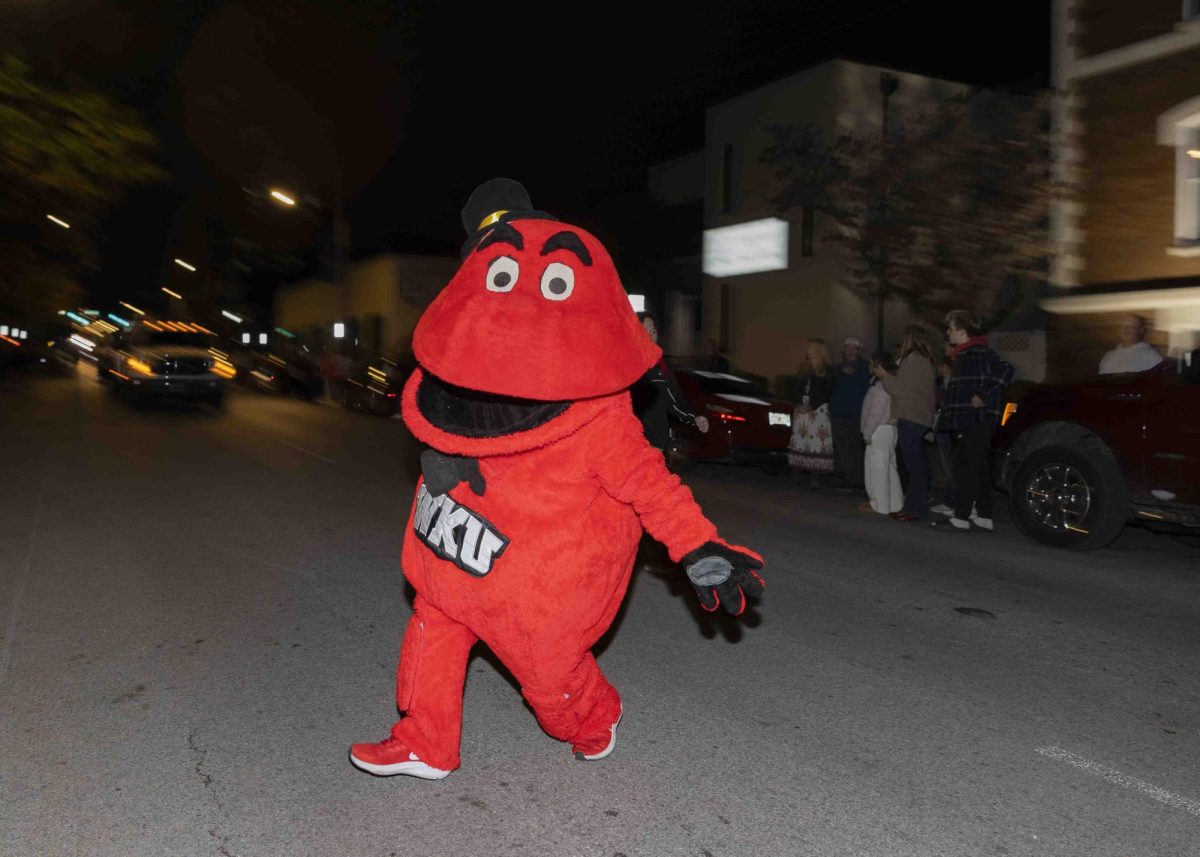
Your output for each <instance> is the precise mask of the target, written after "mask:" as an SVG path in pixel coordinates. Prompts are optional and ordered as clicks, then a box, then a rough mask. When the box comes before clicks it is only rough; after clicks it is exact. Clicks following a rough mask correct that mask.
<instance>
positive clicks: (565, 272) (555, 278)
mask: <svg viewBox="0 0 1200 857" xmlns="http://www.w3.org/2000/svg"><path fill="white" fill-rule="evenodd" d="M574 288H575V272H574V271H573V270H571V266H570V265H564V264H563V263H562V262H551V263H550V266H549V267H548V268H546V273H544V274H542V297H544V298H545V299H546V300H548V301H565V300H566V299H567V298H569V297H570V296H571V291H572V290H573V289H574Z"/></svg>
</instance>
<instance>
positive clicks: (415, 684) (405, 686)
mask: <svg viewBox="0 0 1200 857" xmlns="http://www.w3.org/2000/svg"><path fill="white" fill-rule="evenodd" d="M475 640H476V637H475V634H474V633H472V632H471V630H470V629H469V628H467V626H465V625H463V624H462V623H460V622H456V621H455V620H453V619H451V618H450V617H449V616H447V615H446V614H445V613H443V612H442V611H441V610H438V609H437V608H436V607H434V606H433V605H432V604H430V603H429V602H428V601H426V600H425V599H423V598H422V597H421V596H420V595H418V596H417V600H416V603H415V605H414V607H413V616H412V618H411V619H410V620H409V622H408V628H407V629H406V630H405V632H404V642H403V645H402V647H401V649H400V665H399V667H398V668H397V670H396V706H397V707H398V708H399V709H400V710H401V711H403V712H404V715H405V716H404V718H403V719H402V720H400V722H398V723H397V724H396V725H395V726H393V727H392V734H393V735H394V736H396V737H397V738H400V739H401V740H402V741H404V743H405V744H407V745H408V746H409V747H411V748H412V750H413V752H415V753H416V754H417V755H418V756H420V757H421V759H422V761H424V762H426V763H428V764H429V765H432V766H433V767H435V768H441V769H443V770H447V771H449V770H454V769H455V768H457V767H458V765H459V756H458V750H459V742H460V740H461V737H462V695H463V682H464V680H465V678H466V674H467V658H468V656H469V655H470V653H471V646H473V645H474V644H475Z"/></svg>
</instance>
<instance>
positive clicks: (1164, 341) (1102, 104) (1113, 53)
mask: <svg viewBox="0 0 1200 857" xmlns="http://www.w3.org/2000/svg"><path fill="white" fill-rule="evenodd" d="M1054 15H1055V21H1054V24H1055V39H1054V46H1053V51H1054V76H1055V81H1054V84H1055V88H1056V90H1057V91H1058V93H1059V103H1058V107H1057V110H1056V120H1057V121H1056V125H1057V152H1056V154H1057V164H1058V169H1059V174H1060V176H1061V177H1063V178H1064V179H1066V180H1068V181H1069V182H1070V183H1071V185H1072V186H1073V188H1074V191H1073V194H1072V198H1071V199H1069V200H1067V201H1066V202H1064V203H1063V204H1062V205H1061V206H1060V207H1059V209H1058V210H1057V211H1056V214H1055V239H1056V245H1057V246H1056V263H1055V265H1054V268H1053V271H1052V276H1051V280H1052V284H1053V286H1054V287H1055V288H1054V289H1052V294H1051V296H1049V297H1047V298H1046V299H1045V300H1043V301H1042V307H1043V308H1044V309H1046V310H1048V311H1049V312H1050V313H1051V316H1050V319H1049V322H1048V336H1047V339H1048V362H1049V369H1050V375H1051V377H1055V376H1057V377H1071V376H1078V375H1083V374H1087V373H1088V372H1094V371H1095V367H1096V365H1097V363H1098V362H1099V359H1100V356H1101V355H1102V354H1103V353H1104V352H1105V351H1106V350H1108V349H1109V348H1111V347H1112V346H1113V344H1114V343H1115V341H1116V337H1117V334H1116V329H1117V325H1118V319H1119V316H1120V315H1121V314H1123V313H1136V314H1139V315H1143V316H1145V317H1146V318H1148V319H1149V321H1150V323H1151V326H1152V327H1151V332H1150V337H1149V338H1150V341H1151V342H1152V343H1153V344H1154V345H1156V346H1157V347H1158V348H1159V350H1160V351H1162V352H1163V353H1164V354H1165V355H1168V356H1172V357H1175V356H1180V355H1182V354H1184V353H1187V352H1188V351H1190V350H1191V349H1193V348H1195V347H1197V346H1198V345H1200V73H1197V69H1198V68H1200V0H1140V2H1138V3H1131V2H1129V0H1055V3H1054Z"/></svg>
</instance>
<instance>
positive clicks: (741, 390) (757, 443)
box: [668, 368, 793, 473]
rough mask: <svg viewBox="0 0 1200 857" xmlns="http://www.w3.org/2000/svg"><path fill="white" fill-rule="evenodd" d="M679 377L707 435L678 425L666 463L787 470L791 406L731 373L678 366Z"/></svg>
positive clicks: (691, 406) (760, 387) (780, 471)
mask: <svg viewBox="0 0 1200 857" xmlns="http://www.w3.org/2000/svg"><path fill="white" fill-rule="evenodd" d="M673 371H674V374H675V379H676V380H677V381H678V382H679V387H680V389H681V390H682V391H683V395H684V398H685V399H687V402H688V406H689V407H690V408H691V409H692V411H694V412H695V413H696V414H697V415H701V416H704V417H707V418H708V432H707V433H702V432H700V430H699V429H697V428H695V427H694V426H689V425H683V424H676V425H675V426H674V434H675V442H674V446H673V448H672V449H671V450H669V454H668V460H672V459H676V458H678V459H682V460H683V461H685V462H688V463H691V462H697V461H706V462H714V463H723V464H747V465H757V466H759V467H761V468H763V469H764V470H766V471H767V472H768V473H783V472H784V471H785V470H787V466H788V459H787V452H788V441H789V440H790V439H791V436H792V409H793V405H792V403H791V402H790V401H788V400H786V399H781V398H779V397H777V396H774V395H772V394H771V393H770V392H769V391H768V390H767V389H766V388H765V387H763V386H762V385H761V384H759V383H757V382H755V381H752V380H750V379H748V378H743V377H741V376H739V375H735V374H732V373H730V372H708V371H705V370H701V369H686V368H676V369H674V370H673Z"/></svg>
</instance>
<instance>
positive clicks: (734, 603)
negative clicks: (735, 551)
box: [715, 577, 746, 616]
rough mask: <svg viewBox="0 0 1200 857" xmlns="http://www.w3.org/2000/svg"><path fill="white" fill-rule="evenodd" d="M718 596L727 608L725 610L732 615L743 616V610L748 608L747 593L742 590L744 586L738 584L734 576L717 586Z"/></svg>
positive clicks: (722, 604)
mask: <svg viewBox="0 0 1200 857" xmlns="http://www.w3.org/2000/svg"><path fill="white" fill-rule="evenodd" d="M715 589H716V590H717V597H718V598H720V599H721V606H722V607H724V608H725V612H726V613H729V614H730V615H732V616H741V615H742V611H744V610H745V609H746V595H745V593H743V592H742V588H741V587H740V586H738V585H737V583H736V582H735V579H734V578H732V577H731V578H730V579H729V580H727V581H725V582H724V583H722V584H721V585H720V586H717V587H715Z"/></svg>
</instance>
